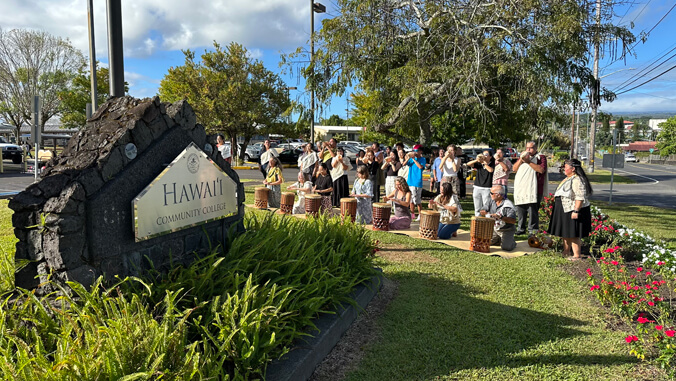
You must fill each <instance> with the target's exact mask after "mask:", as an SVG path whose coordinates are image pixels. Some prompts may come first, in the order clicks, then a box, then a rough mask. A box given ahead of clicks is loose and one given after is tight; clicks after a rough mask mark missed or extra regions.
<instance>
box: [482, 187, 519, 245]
mask: <svg viewBox="0 0 676 381" xmlns="http://www.w3.org/2000/svg"><path fill="white" fill-rule="evenodd" d="M504 190H505V189H504V188H503V187H502V185H494V186H493V187H491V190H490V196H491V200H490V201H489V202H488V203H486V204H485V205H484V206H483V207H482V208H481V210H480V211H479V214H481V216H483V217H488V218H493V219H494V220H495V227H494V228H493V238H492V239H491V245H500V247H501V248H502V250H505V251H512V250H514V248H515V247H516V241H515V240H514V233H515V232H516V208H515V207H514V204H513V203H512V202H511V201H509V199H508V198H507V195H505V194H504Z"/></svg>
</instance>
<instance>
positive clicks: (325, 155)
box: [319, 138, 338, 168]
mask: <svg viewBox="0 0 676 381" xmlns="http://www.w3.org/2000/svg"><path fill="white" fill-rule="evenodd" d="M337 144H338V141H337V140H336V139H334V138H331V139H329V141H328V142H324V143H322V149H321V150H320V151H319V157H320V159H321V161H322V163H328V164H327V165H328V166H329V168H331V162H330V161H329V160H331V159H333V158H334V157H336V145H337Z"/></svg>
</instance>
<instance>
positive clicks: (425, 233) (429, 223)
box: [418, 210, 441, 240]
mask: <svg viewBox="0 0 676 381" xmlns="http://www.w3.org/2000/svg"><path fill="white" fill-rule="evenodd" d="M440 219H441V213H439V212H437V211H436V210H422V211H420V229H419V230H418V234H420V238H425V239H432V240H434V239H438V238H439V237H438V236H437V233H438V231H439V220H440Z"/></svg>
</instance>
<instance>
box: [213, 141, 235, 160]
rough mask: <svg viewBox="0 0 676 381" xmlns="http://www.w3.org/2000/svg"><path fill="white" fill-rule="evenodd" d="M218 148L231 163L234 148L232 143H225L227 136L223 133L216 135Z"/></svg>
mask: <svg viewBox="0 0 676 381" xmlns="http://www.w3.org/2000/svg"><path fill="white" fill-rule="evenodd" d="M216 148H218V152H220V153H221V156H222V157H223V160H225V161H227V162H228V163H230V164H231V163H232V150H231V149H230V144H225V137H224V136H223V134H218V135H216Z"/></svg>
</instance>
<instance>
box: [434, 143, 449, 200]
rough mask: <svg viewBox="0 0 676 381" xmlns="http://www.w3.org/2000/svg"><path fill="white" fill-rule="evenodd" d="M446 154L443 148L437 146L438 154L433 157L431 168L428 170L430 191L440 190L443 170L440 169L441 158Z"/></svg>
mask: <svg viewBox="0 0 676 381" xmlns="http://www.w3.org/2000/svg"><path fill="white" fill-rule="evenodd" d="M445 154H446V151H444V149H443V148H439V156H437V157H436V158H435V159H434V163H433V164H432V170H431V171H430V172H431V173H430V191H431V192H441V188H440V187H439V184H441V177H442V176H443V171H442V170H441V159H442V158H443V157H444V155H445Z"/></svg>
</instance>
